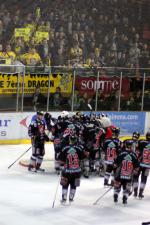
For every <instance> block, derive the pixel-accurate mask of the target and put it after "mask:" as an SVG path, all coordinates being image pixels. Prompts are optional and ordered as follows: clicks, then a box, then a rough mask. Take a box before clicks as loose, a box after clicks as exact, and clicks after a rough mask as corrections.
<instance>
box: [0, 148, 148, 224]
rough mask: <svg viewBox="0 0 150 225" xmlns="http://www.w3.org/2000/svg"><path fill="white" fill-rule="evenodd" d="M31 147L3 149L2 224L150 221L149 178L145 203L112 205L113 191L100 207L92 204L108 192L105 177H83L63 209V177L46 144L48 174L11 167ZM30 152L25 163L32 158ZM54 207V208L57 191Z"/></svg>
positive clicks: (130, 201) (132, 201)
mask: <svg viewBox="0 0 150 225" xmlns="http://www.w3.org/2000/svg"><path fill="white" fill-rule="evenodd" d="M29 147H30V145H1V146H0V160H1V162H0V225H25V224H27V225H75V224H78V225H91V224H93V225H100V224H101V225H114V224H115V225H120V224H122V225H141V223H142V222H147V221H150V212H149V210H150V178H149V180H148V183H147V186H146V190H145V193H144V194H145V198H144V199H143V200H138V199H134V198H133V197H132V196H131V197H130V198H129V199H128V205H127V206H126V207H124V206H123V205H122V203H121V200H122V199H121V195H120V199H119V203H118V204H117V205H115V204H114V203H113V198H112V196H113V190H111V191H110V192H108V193H107V195H105V196H104V197H103V198H102V199H101V200H100V201H99V203H98V204H97V205H93V203H94V202H95V200H96V199H97V198H99V196H101V195H102V194H103V193H104V192H105V191H106V190H107V189H106V188H104V187H103V178H100V177H98V176H97V177H96V176H93V177H90V178H89V179H85V178H82V179H81V186H80V187H79V188H78V189H77V193H76V197H75V201H74V202H73V203H72V204H71V205H69V204H67V205H66V206H62V205H61V204H60V199H61V186H60V185H59V186H58V184H59V179H60V177H59V176H58V175H56V174H55V173H54V169H53V167H54V166H53V164H54V161H53V146H52V144H47V145H46V156H45V161H44V163H43V168H44V167H45V169H46V172H45V173H41V174H40V173H37V174H35V173H29V172H28V171H27V168H26V167H22V166H20V165H19V164H18V162H16V163H15V164H14V165H13V166H12V167H11V168H10V169H8V166H9V165H11V164H12V162H13V161H15V160H16V159H17V158H18V157H19V156H20V155H21V154H23V153H24V152H25V151H26V150H27V149H28V148H29ZM30 155H31V151H29V152H27V153H26V154H25V155H24V156H23V157H22V160H25V161H26V160H28V159H29V158H30ZM57 186H58V192H57V195H56V201H55V207H54V208H52V204H53V201H54V197H55V193H56V188H57Z"/></svg>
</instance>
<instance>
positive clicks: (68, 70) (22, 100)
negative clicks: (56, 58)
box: [0, 65, 150, 112]
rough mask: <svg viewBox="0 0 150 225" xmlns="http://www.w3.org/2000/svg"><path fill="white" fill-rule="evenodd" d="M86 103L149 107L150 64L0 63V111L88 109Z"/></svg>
mask: <svg viewBox="0 0 150 225" xmlns="http://www.w3.org/2000/svg"><path fill="white" fill-rule="evenodd" d="M37 88H40V94H39V96H40V97H39V99H38V97H37V99H36V100H37V102H35V101H33V99H34V100H35V98H36V97H35V95H34V94H35V91H36V89H37ZM56 90H57V91H56ZM88 103H90V104H91V105H92V107H93V111H150V68H132V69H130V68H123V67H119V68H117V67H89V68H85V67H77V66H76V67H66V66H62V67H59V66H58V67H34V66H30V67H29V66H24V65H0V111H17V112H18V111H21V112H23V111H36V110H44V111H62V110H68V111H87V110H88V108H87V104H88Z"/></svg>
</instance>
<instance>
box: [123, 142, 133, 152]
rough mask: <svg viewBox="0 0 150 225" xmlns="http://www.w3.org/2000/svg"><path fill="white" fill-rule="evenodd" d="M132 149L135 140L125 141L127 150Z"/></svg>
mask: <svg viewBox="0 0 150 225" xmlns="http://www.w3.org/2000/svg"><path fill="white" fill-rule="evenodd" d="M132 147H133V140H126V141H125V148H126V150H132Z"/></svg>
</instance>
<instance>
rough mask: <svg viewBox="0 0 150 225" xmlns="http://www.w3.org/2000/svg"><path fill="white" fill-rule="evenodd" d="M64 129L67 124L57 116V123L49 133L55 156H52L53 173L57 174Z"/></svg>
mask: <svg viewBox="0 0 150 225" xmlns="http://www.w3.org/2000/svg"><path fill="white" fill-rule="evenodd" d="M66 127H67V123H66V122H65V120H64V118H62V117H61V116H59V117H58V120H57V122H56V123H55V124H54V126H53V127H52V129H51V132H52V138H51V140H52V141H53V143H54V153H55V156H54V158H55V171H56V173H57V174H59V173H60V163H59V154H60V152H61V150H62V147H63V144H62V138H63V134H64V130H65V129H66Z"/></svg>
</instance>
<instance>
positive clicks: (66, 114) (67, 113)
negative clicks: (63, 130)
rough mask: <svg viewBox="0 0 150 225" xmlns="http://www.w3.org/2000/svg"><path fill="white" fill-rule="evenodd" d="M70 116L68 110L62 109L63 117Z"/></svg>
mask: <svg viewBox="0 0 150 225" xmlns="http://www.w3.org/2000/svg"><path fill="white" fill-rule="evenodd" d="M68 116H69V112H68V111H62V112H61V117H62V118H63V117H68Z"/></svg>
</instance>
